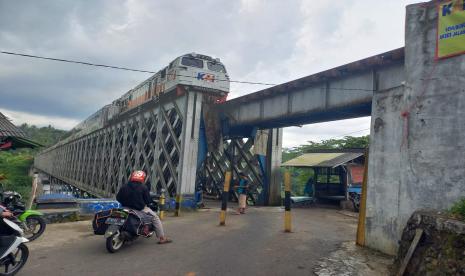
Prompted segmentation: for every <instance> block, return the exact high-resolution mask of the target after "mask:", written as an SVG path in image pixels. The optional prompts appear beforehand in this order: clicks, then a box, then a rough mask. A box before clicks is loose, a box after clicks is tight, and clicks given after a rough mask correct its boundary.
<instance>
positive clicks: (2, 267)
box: [0, 243, 29, 276]
mask: <svg viewBox="0 0 465 276" xmlns="http://www.w3.org/2000/svg"><path fill="white" fill-rule="evenodd" d="M18 255H21V256H20V257H19V259H18ZM28 257H29V249H28V248H27V246H26V245H25V244H24V243H22V244H20V245H19V246H18V248H16V250H15V251H13V252H12V253H10V254H9V255H8V256H6V257H5V258H3V259H1V260H0V276H8V275H15V274H16V273H18V271H19V270H20V269H21V268H22V267H23V266H24V264H25V263H26V261H27V258H28Z"/></svg>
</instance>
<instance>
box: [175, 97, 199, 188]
mask: <svg viewBox="0 0 465 276" xmlns="http://www.w3.org/2000/svg"><path fill="white" fill-rule="evenodd" d="M184 108H185V110H184V114H185V122H184V124H183V129H182V135H181V137H182V138H181V139H182V141H181V145H182V149H181V153H180V158H181V160H180V163H179V170H178V179H179V185H178V186H177V192H176V194H178V195H181V196H183V197H184V196H193V194H194V193H195V179H196V173H197V154H198V145H199V129H200V119H201V109H202V93H199V92H188V93H187V95H186V104H185V106H184Z"/></svg>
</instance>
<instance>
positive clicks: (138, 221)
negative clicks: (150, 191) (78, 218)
mask: <svg viewBox="0 0 465 276" xmlns="http://www.w3.org/2000/svg"><path fill="white" fill-rule="evenodd" d="M152 200H153V202H152V203H151V204H150V205H149V208H150V209H152V210H153V211H154V212H157V211H158V203H157V202H156V201H155V199H154V196H152ZM92 227H93V229H94V234H96V235H104V237H105V239H106V248H107V250H108V252H110V253H115V252H117V251H118V250H120V249H121V247H123V245H124V244H125V243H126V242H129V241H134V240H136V239H137V238H138V237H139V236H143V237H146V238H149V237H151V236H152V235H153V233H154V231H155V228H154V226H153V223H152V216H151V215H149V214H147V213H144V212H142V211H136V210H133V209H129V208H115V209H111V210H106V211H101V212H98V213H96V214H95V216H94V220H93V221H92Z"/></svg>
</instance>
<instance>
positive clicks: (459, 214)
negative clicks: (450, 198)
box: [449, 198, 465, 220]
mask: <svg viewBox="0 0 465 276" xmlns="http://www.w3.org/2000/svg"><path fill="white" fill-rule="evenodd" d="M449 213H450V214H451V215H452V216H453V217H455V218H458V219H462V220H464V219H465V198H462V199H461V200H459V201H457V202H455V203H454V205H452V207H451V208H450V209H449Z"/></svg>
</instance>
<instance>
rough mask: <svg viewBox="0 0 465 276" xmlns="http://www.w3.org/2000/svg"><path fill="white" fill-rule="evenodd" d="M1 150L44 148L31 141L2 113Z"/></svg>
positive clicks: (0, 125) (0, 126)
mask: <svg viewBox="0 0 465 276" xmlns="http://www.w3.org/2000/svg"><path fill="white" fill-rule="evenodd" d="M0 142H1V143H0V150H3V149H9V148H36V147H40V146H42V145H41V144H39V143H36V142H34V141H32V140H29V139H28V137H27V136H26V134H25V133H24V131H22V130H21V129H20V128H18V127H16V126H15V125H13V123H12V122H10V120H9V119H8V118H7V117H6V116H5V115H3V114H2V113H1V112H0Z"/></svg>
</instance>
